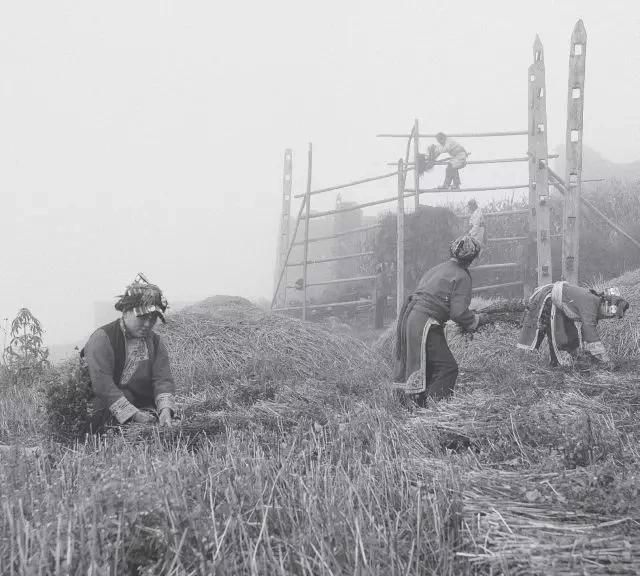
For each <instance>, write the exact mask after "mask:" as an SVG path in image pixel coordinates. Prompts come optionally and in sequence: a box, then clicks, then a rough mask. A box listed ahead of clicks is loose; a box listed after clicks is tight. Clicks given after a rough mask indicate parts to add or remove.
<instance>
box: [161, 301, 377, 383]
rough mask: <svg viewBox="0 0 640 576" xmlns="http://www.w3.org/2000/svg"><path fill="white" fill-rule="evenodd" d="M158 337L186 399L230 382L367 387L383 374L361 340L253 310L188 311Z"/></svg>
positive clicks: (233, 306) (226, 307) (174, 317)
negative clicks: (332, 383) (191, 394)
mask: <svg viewBox="0 0 640 576" xmlns="http://www.w3.org/2000/svg"><path fill="white" fill-rule="evenodd" d="M205 302H206V301H205ZM196 310H202V308H198V307H197V308H196ZM158 332H159V333H160V335H161V336H162V337H163V338H164V341H165V342H166V344H167V347H168V349H169V354H170V357H171V367H172V371H173V374H174V377H175V378H176V382H177V385H178V389H179V390H180V391H181V392H182V393H187V392H195V391H201V390H203V389H204V388H208V387H211V386H215V385H219V384H221V383H224V382H232V381H257V380H259V381H260V382H265V381H282V382H289V383H295V382H296V381H303V380H306V379H312V380H317V381H318V382H319V385H322V382H329V381H331V382H337V383H340V382H342V383H345V384H347V385H354V384H362V383H365V384H366V383H368V382H370V381H372V380H375V379H377V378H379V377H380V374H381V367H380V363H379V361H378V359H377V358H376V356H375V354H374V353H373V352H372V351H371V350H370V349H369V348H368V347H367V346H366V345H365V344H364V343H363V342H361V341H360V340H358V339H356V338H353V337H351V336H349V335H347V334H340V333H335V332H332V331H331V330H329V329H328V328H327V327H325V326H323V325H320V324H313V323H309V322H302V321H301V320H298V319H295V318H289V317H286V316H282V315H277V314H271V313H269V312H265V311H263V310H261V309H260V308H257V307H255V306H246V305H237V304H229V305H222V306H216V307H210V308H209V312H207V313H203V312H201V311H196V312H191V311H189V310H185V311H183V312H179V313H176V314H173V315H171V316H169V317H168V318H167V324H166V325H164V326H161V327H159V328H158Z"/></svg>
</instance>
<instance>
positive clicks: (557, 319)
mask: <svg viewBox="0 0 640 576" xmlns="http://www.w3.org/2000/svg"><path fill="white" fill-rule="evenodd" d="M628 308H629V303H628V302H627V301H626V300H625V299H624V298H622V296H621V295H620V291H619V290H618V289H617V288H607V289H606V290H604V291H603V292H596V291H595V290H590V289H588V288H583V287H581V286H576V285H575V284H570V283H569V282H555V283H554V284H546V285H545V286H541V287H540V288H538V289H537V290H536V291H535V292H534V293H533V294H532V295H531V297H530V298H529V301H528V304H527V310H526V313H525V317H524V322H523V326H522V330H521V332H520V338H519V340H518V348H522V349H524V350H538V349H539V348H540V345H541V344H542V343H543V342H544V339H545V338H547V342H548V345H549V355H550V358H551V365H552V366H557V365H558V363H561V364H566V363H567V362H565V361H564V360H563V358H562V355H561V354H560V353H559V352H560V351H561V350H562V351H565V352H568V353H569V354H570V355H571V356H572V357H576V356H577V355H578V351H580V350H582V351H584V352H585V353H586V354H587V355H588V356H590V357H592V358H593V359H594V360H596V361H597V362H600V363H603V364H607V365H608V364H610V362H611V360H610V358H609V354H608V353H607V350H606V348H605V347H604V344H603V343H602V341H601V340H600V336H599V335H598V330H597V325H598V322H599V321H600V320H602V319H615V318H617V319H620V318H623V317H624V314H625V312H626V311H627V309H628Z"/></svg>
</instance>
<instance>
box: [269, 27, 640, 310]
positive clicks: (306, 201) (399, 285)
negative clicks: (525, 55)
mask: <svg viewBox="0 0 640 576" xmlns="http://www.w3.org/2000/svg"><path fill="white" fill-rule="evenodd" d="M585 58H586V32H585V28H584V25H583V23H582V21H581V20H580V21H578V23H577V24H576V26H575V29H574V31H573V34H572V37H571V45H570V56H569V83H568V99H567V102H568V106H567V135H566V169H565V178H564V180H563V179H562V178H561V177H560V176H558V175H557V174H555V173H554V172H553V171H552V170H551V168H550V167H549V160H550V159H553V158H556V157H557V155H550V154H549V153H548V147H547V133H548V130H547V112H546V82H545V60H544V48H543V46H542V42H541V41H540V38H539V37H537V36H536V38H535V42H534V45H533V62H532V64H531V66H530V67H529V69H528V115H527V116H528V126H527V129H526V130H518V131H497V132H484V133H460V134H450V136H452V137H459V138H494V137H505V136H522V137H524V136H526V137H527V139H528V144H527V151H528V153H527V156H523V157H518V156H515V157H507V158H494V159H483V160H475V159H474V160H470V161H468V164H499V163H511V162H527V163H528V167H529V181H528V182H527V183H517V184H514V185H508V186H482V187H472V188H463V189H460V190H459V192H461V193H464V192H473V193H481V192H488V191H496V190H516V189H528V191H529V194H528V208H527V209H523V210H512V211H506V212H496V213H485V217H486V218H499V217H501V216H506V215H518V216H519V217H522V220H523V223H522V233H521V234H519V235H517V236H515V237H514V236H510V237H504V238H499V237H494V238H488V240H487V241H488V242H490V243H499V242H514V241H517V242H519V243H520V245H521V249H520V251H519V254H520V256H519V258H518V260H519V261H516V262H502V263H492V264H484V265H479V266H474V267H473V268H472V270H475V271H476V272H477V271H481V270H505V269H515V270H518V271H519V277H520V278H519V279H518V280H517V281H511V282H503V283H500V284H493V285H485V286H477V287H475V288H474V292H476V293H486V292H490V293H496V292H499V291H500V290H503V289H513V288H514V286H519V287H521V288H522V294H523V296H528V295H529V294H531V292H532V291H533V290H534V289H535V287H536V286H540V285H543V284H548V283H550V282H551V281H552V278H553V269H552V260H551V241H552V238H554V237H558V236H559V235H558V234H556V235H554V234H552V233H551V212H550V211H551V205H550V195H549V186H550V185H552V186H554V187H555V188H556V189H557V190H559V191H560V192H561V193H562V194H563V195H564V207H563V230H562V234H561V236H562V278H563V279H565V280H568V281H570V282H574V283H576V282H577V278H578V269H579V251H578V247H579V241H580V218H579V214H580V205H581V204H586V205H587V206H589V207H590V208H591V209H593V210H596V209H595V207H593V206H592V205H590V204H589V203H588V202H586V201H585V200H584V199H582V197H581V186H582V182H583V180H582V129H583V109H584V80H585ZM378 137H381V138H398V139H403V140H406V150H405V155H404V158H401V159H399V160H398V161H397V162H396V163H394V164H393V166H394V170H393V171H391V172H388V173H386V174H381V175H378V176H373V177H369V178H362V179H359V180H355V181H352V182H348V183H345V184H340V185H336V186H331V187H328V188H322V189H316V190H313V189H312V164H313V150H312V147H311V145H309V150H308V158H307V179H306V190H305V192H304V193H303V194H298V195H294V196H291V166H292V155H291V151H290V150H287V152H286V153H285V165H284V181H283V198H282V218H281V225H280V236H279V242H278V258H277V269H276V282H275V290H274V295H273V299H272V309H273V310H274V311H281V312H285V311H301V312H302V318H303V319H307V317H308V312H309V311H310V310H312V309H317V308H334V307H349V306H359V307H363V306H365V307H367V306H369V307H374V306H375V303H376V302H377V300H378V293H379V289H380V277H379V274H369V275H360V276H353V277H347V278H334V279H331V280H322V281H315V282H309V267H310V266H316V265H321V264H326V263H328V262H335V261H336V260H340V259H358V258H363V257H366V256H370V255H371V254H372V253H371V252H363V251H361V252H355V253H352V254H344V255H340V256H333V257H328V258H321V259H310V258H309V245H310V244H311V243H314V242H327V241H335V239H336V238H339V237H344V236H348V235H350V234H359V233H362V232H364V231H366V230H371V229H375V228H376V227H377V226H375V225H374V226H364V227H356V228H353V229H351V230H343V231H341V232H339V233H334V234H324V235H322V236H315V237H314V236H310V223H311V221H312V220H313V219H317V218H326V217H328V216H333V215H336V214H340V213H343V212H348V211H353V210H361V209H363V208H368V207H371V206H379V205H384V204H392V203H395V204H396V206H397V220H396V221H397V263H396V309H397V311H399V310H400V308H401V306H402V304H403V302H404V298H405V288H404V278H405V275H404V263H405V242H404V232H405V228H404V220H405V200H406V199H410V200H411V201H412V202H413V204H414V208H416V209H417V208H418V207H419V206H420V197H421V196H423V195H428V194H434V193H441V192H442V191H441V190H437V189H436V190H433V189H423V188H421V187H420V174H419V172H418V170H416V169H415V168H416V166H417V165H418V162H419V160H420V146H421V140H422V139H424V138H434V137H435V134H429V133H420V129H419V121H418V120H417V119H416V120H415V121H414V124H413V126H412V129H411V131H410V133H409V134H379V135H378ZM445 163H446V160H445V161H442V162H436V164H445ZM410 174H412V175H413V178H412V181H413V182H412V184H413V186H412V187H407V178H408V176H409V175H410ZM391 178H394V179H395V180H396V193H395V194H394V195H393V196H389V197H386V198H381V199H376V200H370V201H367V202H362V203H351V204H349V205H347V206H342V207H338V208H336V209H334V210H325V211H315V212H312V210H311V201H312V198H314V197H315V196H317V195H320V194H326V193H329V192H335V191H339V190H344V189H347V188H353V187H356V186H361V185H366V184H367V183H370V182H376V181H380V180H385V179H391ZM455 192H457V191H455ZM292 198H295V199H300V200H301V204H300V206H299V209H298V214H297V218H296V220H295V223H294V225H293V226H291V224H292V223H291V220H290V210H291V201H292ZM596 213H599V212H598V211H597V210H596ZM599 214H600V215H601V216H602V217H604V218H605V219H606V217H605V216H604V215H603V214H601V213H599ZM607 221H608V223H609V224H611V225H613V226H614V227H615V228H616V229H617V230H618V231H620V230H619V228H618V227H617V226H615V224H614V223H612V222H611V221H609V220H608V219H607ZM301 223H303V231H302V239H301V240H299V239H297V238H298V233H299V229H300V224H301ZM620 232H622V233H624V232H623V231H620ZM624 234H625V236H627V237H628V238H630V239H631V240H632V241H633V242H634V243H636V244H637V242H636V241H635V240H634V239H633V238H631V237H629V236H628V234H626V233H624ZM294 246H302V248H303V257H302V260H301V261H297V262H294V261H291V254H292V250H293V248H294ZM294 267H295V268H301V269H302V279H301V282H302V285H301V286H300V285H296V286H287V276H288V274H287V270H288V269H290V268H294ZM349 282H368V283H369V284H370V286H371V297H370V298H369V299H368V300H365V301H363V300H361V299H358V300H355V301H345V302H331V303H323V304H311V303H310V302H309V299H308V292H307V290H308V288H310V287H312V286H318V285H328V284H341V283H349ZM287 289H298V290H302V304H301V305H299V306H290V305H288V303H287V301H288V298H287Z"/></svg>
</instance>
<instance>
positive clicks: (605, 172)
mask: <svg viewBox="0 0 640 576" xmlns="http://www.w3.org/2000/svg"><path fill="white" fill-rule="evenodd" d="M556 154H559V155H560V158H558V159H557V160H556V171H557V172H559V174H561V175H564V167H565V159H564V150H563V149H556ZM582 177H583V178H604V179H606V180H611V179H614V178H615V179H617V180H628V181H631V182H637V181H640V160H637V161H635V162H626V163H622V164H618V163H616V162H612V161H610V160H607V159H606V158H605V157H604V156H602V154H600V153H599V152H596V151H595V150H594V149H593V148H589V147H588V146H585V147H584V150H583V156H582Z"/></svg>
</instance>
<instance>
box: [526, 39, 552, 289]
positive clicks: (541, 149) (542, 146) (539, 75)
mask: <svg viewBox="0 0 640 576" xmlns="http://www.w3.org/2000/svg"><path fill="white" fill-rule="evenodd" d="M536 47H537V48H538V52H537V59H536V60H535V61H534V63H533V64H532V65H531V66H530V67H529V83H530V84H533V86H532V87H530V89H531V88H533V94H532V98H533V126H532V127H531V129H532V130H533V133H532V135H531V137H532V138H533V142H532V143H533V156H534V166H533V168H534V178H535V181H534V185H535V204H534V206H535V210H536V248H537V252H538V274H537V279H538V286H542V285H544V284H549V283H550V282H551V279H552V270H551V238H550V237H549V234H550V232H549V230H550V220H551V218H550V207H549V175H548V173H547V167H548V162H549V158H548V150H547V104H546V102H547V94H546V91H547V87H546V83H545V68H544V56H543V51H542V43H541V42H540V39H539V38H536Z"/></svg>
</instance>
